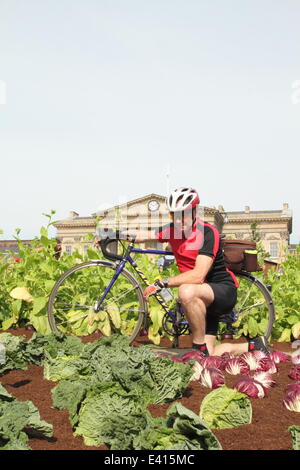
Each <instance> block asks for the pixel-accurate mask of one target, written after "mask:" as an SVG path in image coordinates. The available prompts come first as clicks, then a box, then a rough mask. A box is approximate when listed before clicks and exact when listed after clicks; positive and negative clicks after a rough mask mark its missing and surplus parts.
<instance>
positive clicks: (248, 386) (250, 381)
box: [234, 377, 266, 398]
mask: <svg viewBox="0 0 300 470" xmlns="http://www.w3.org/2000/svg"><path fill="white" fill-rule="evenodd" d="M234 388H235V390H237V391H238V392H241V393H245V394H246V395H248V396H249V397H250V398H264V396H265V395H266V391H265V388H264V386H263V385H262V384H261V383H260V382H258V381H257V380H255V379H254V378H252V377H243V378H241V379H239V380H238V381H237V382H236V384H235V386H234Z"/></svg>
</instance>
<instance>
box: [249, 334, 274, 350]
mask: <svg viewBox="0 0 300 470" xmlns="http://www.w3.org/2000/svg"><path fill="white" fill-rule="evenodd" d="M248 343H249V345H248V351H250V352H251V351H263V352H264V353H265V354H270V353H271V351H270V350H269V348H268V342H267V340H266V338H265V337H264V336H257V337H256V338H251V339H248Z"/></svg>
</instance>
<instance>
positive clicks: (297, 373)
mask: <svg viewBox="0 0 300 470" xmlns="http://www.w3.org/2000/svg"><path fill="white" fill-rule="evenodd" d="M289 378H290V379H293V380H300V364H295V365H294V367H293V368H292V369H291V371H290V373H289Z"/></svg>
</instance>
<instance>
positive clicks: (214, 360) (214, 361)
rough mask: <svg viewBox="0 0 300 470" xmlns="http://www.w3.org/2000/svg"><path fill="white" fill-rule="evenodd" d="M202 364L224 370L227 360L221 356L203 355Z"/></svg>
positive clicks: (205, 366)
mask: <svg viewBox="0 0 300 470" xmlns="http://www.w3.org/2000/svg"><path fill="white" fill-rule="evenodd" d="M201 365H202V366H203V367H204V368H207V367H214V368H216V369H219V370H223V369H224V366H225V361H224V359H223V358H222V357H221V356H207V357H203V359H202V360H201Z"/></svg>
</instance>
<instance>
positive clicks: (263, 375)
mask: <svg viewBox="0 0 300 470" xmlns="http://www.w3.org/2000/svg"><path fill="white" fill-rule="evenodd" d="M253 378H254V380H256V381H257V382H259V383H261V384H262V386H263V387H264V388H265V389H267V388H270V387H273V386H274V385H275V380H274V379H273V378H272V375H271V374H270V373H269V372H263V371H261V372H255V374H254V375H253Z"/></svg>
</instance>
